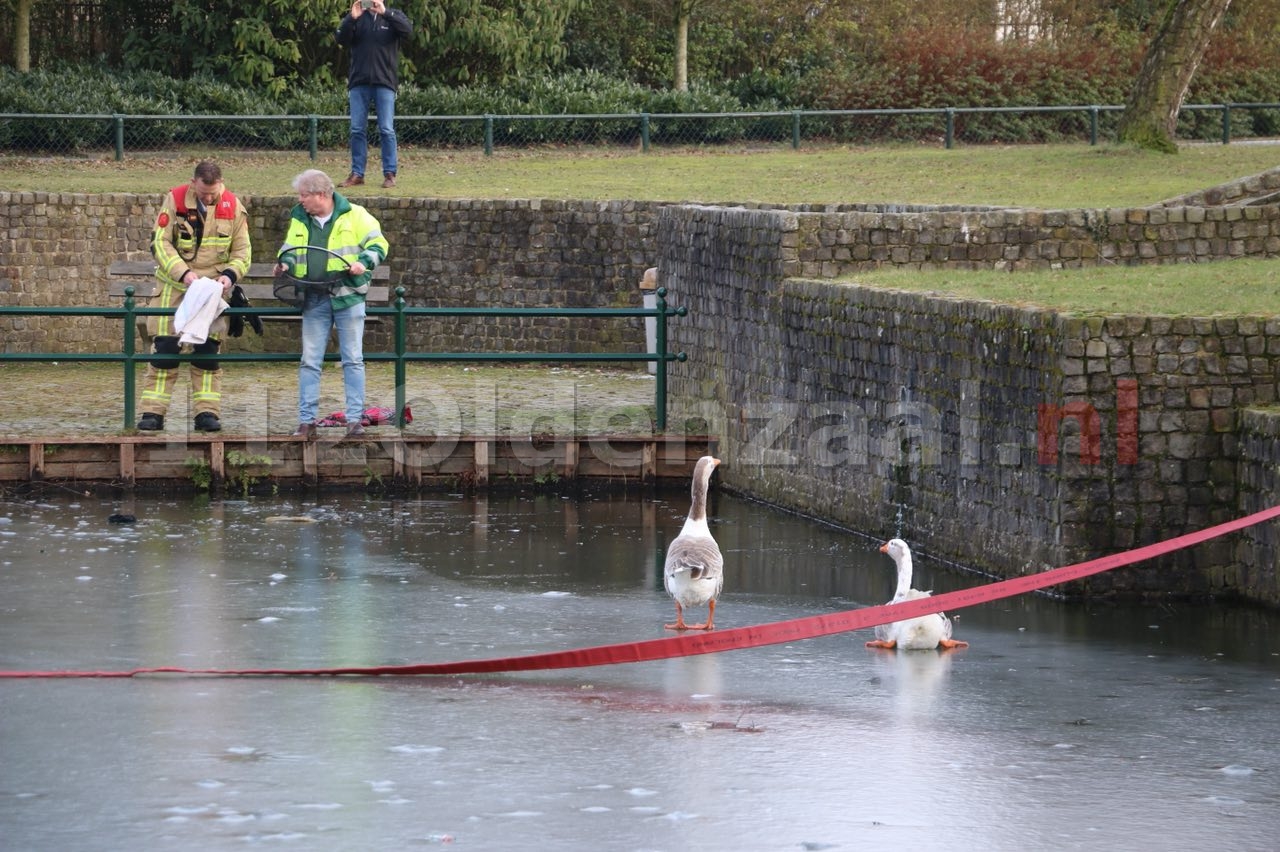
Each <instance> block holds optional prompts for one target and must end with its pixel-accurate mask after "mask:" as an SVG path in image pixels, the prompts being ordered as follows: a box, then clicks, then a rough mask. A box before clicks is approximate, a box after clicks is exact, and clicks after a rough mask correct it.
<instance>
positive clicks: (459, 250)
mask: <svg viewBox="0 0 1280 852" xmlns="http://www.w3.org/2000/svg"><path fill="white" fill-rule="evenodd" d="M244 200H245V202H246V204H247V205H248V207H249V211H250V227H251V235H252V239H253V245H254V260H255V261H263V262H266V261H270V260H271V259H272V258H273V256H274V252H275V250H276V249H277V248H278V247H279V244H280V239H281V237H282V236H283V233H284V227H285V223H286V219H287V216H288V211H289V209H290V208H291V206H292V204H293V202H294V200H295V199H294V198H292V197H255V196H244ZM356 200H357V201H359V202H360V203H363V204H365V206H367V207H368V208H369V210H370V211H371V212H372V213H373V214H374V215H375V216H377V217H378V219H379V221H380V222H381V224H382V226H383V229H384V230H385V232H386V234H387V239H388V240H389V241H390V243H391V255H390V263H391V270H392V281H391V283H392V285H393V287H394V286H402V287H404V288H405V290H406V291H407V294H406V301H407V303H408V304H409V305H410V306H412V307H428V308H430V307H462V308H473V307H496V308H502V307H530V306H556V307H573V308H581V307H605V308H612V307H640V306H641V297H640V292H639V290H638V285H639V282H640V279H641V277H642V276H643V274H644V271H645V269H646V268H648V267H650V266H652V265H653V254H652V252H653V243H652V228H653V222H654V220H655V210H656V208H657V205H655V204H644V203H636V202H626V201H621V202H587V201H583V202H574V201H537V200H534V201H467V200H462V201H457V200H447V199H408V198H381V197H379V198H360V199H356ZM159 203H160V198H159V197H158V196H156V197H153V196H139V195H126V194H105V195H79V194H71V193H38V192H22V193H7V192H0V304H4V305H31V306H35V305H47V306H59V307H81V306H101V307H109V306H117V307H118V305H113V304H112V301H113V300H111V299H110V298H108V296H107V292H106V281H107V280H106V268H107V265H108V264H109V263H110V262H111V261H113V260H126V259H127V260H140V259H146V258H147V257H148V256H149V255H148V250H147V246H148V244H149V241H150V232H151V226H152V223H153V221H154V218H155V215H156V213H157V211H158V209H159ZM268 327H269V328H271V329H272V333H273V339H272V340H269V341H268V345H269V346H270V347H272V348H275V349H277V350H283V349H293V350H295V351H296V349H297V346H298V343H297V330H296V328H294V327H290V326H286V325H284V324H280V323H276V324H272V325H269V326H268ZM0 332H3V334H2V335H0V337H2V342H0V347H3V348H4V351H8V352H25V351H49V352H118V351H120V323H119V321H107V320H105V319H97V318H90V317H57V318H52V319H51V318H36V317H4V318H0ZM408 333H409V348H410V349H411V350H419V351H435V352H479V351H509V350H519V351H528V352H565V351H568V352H602V351H632V352H634V351H641V350H643V348H644V325H643V323H642V321H641V320H640V319H638V318H637V319H625V318H623V319H580V318H574V319H565V318H542V319H538V320H529V319H527V318H516V317H507V318H503V317H484V318H467V317H460V318H459V317H440V318H431V319H429V320H412V321H411V322H410V323H409V332H408ZM257 343H258V341H256V340H254V338H253V336H252V334H249V335H246V336H245V337H244V338H242V339H241V340H240V341H238V342H237V343H235V344H234V347H235V348H239V349H245V348H254V347H255V344H257ZM367 348H368V349H369V350H370V351H374V350H386V349H389V348H390V341H389V333H388V331H387V330H386V324H384V325H383V327H382V329H381V330H379V329H376V328H372V327H371V329H370V335H369V338H368V340H367Z"/></svg>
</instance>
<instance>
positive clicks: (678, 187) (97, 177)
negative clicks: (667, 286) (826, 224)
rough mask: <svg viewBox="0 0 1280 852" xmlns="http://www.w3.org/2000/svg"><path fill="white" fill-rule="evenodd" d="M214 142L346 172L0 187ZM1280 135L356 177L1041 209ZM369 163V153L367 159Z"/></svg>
mask: <svg viewBox="0 0 1280 852" xmlns="http://www.w3.org/2000/svg"><path fill="white" fill-rule="evenodd" d="M207 156H212V157H214V158H216V159H217V160H218V161H219V162H221V163H222V165H223V171H224V173H225V175H226V178H227V184H228V186H229V187H230V188H231V189H232V190H233V191H236V192H240V193H242V194H250V195H273V194H281V195H289V194H292V190H291V189H290V181H291V180H292V178H293V176H294V175H296V174H297V173H298V172H300V171H302V170H303V169H307V168H312V167H316V168H322V169H324V170H325V171H327V172H328V173H329V174H330V175H331V176H332V177H333V178H334V179H335V181H337V180H341V179H342V178H343V177H345V176H346V172H347V170H348V159H347V155H346V152H345V151H326V152H322V153H321V154H320V155H319V158H318V159H317V161H316V162H314V163H313V162H311V160H310V159H308V157H307V155H306V153H305V152H296V153H280V154H272V153H261V152H258V153H241V152H235V151H217V150H211V151H184V152H175V153H171V154H165V155H153V156H148V157H139V158H137V159H133V158H130V159H126V160H125V161H123V162H120V163H117V162H115V161H114V160H111V159H73V158H52V159H30V158H18V157H0V187H2V188H4V189H7V190H34V191H47V192H154V193H157V194H158V193H161V192H164V191H165V190H166V189H168V188H169V187H171V186H173V185H174V184H175V183H179V182H183V181H186V180H188V179H190V177H191V169H192V167H193V165H194V164H195V162H196V161H198V160H199V159H201V158H203V157H207ZM1277 159H1280V146H1273V145H1262V144H1244V143H1238V144H1234V145H1200V144H1197V145H1188V146H1185V147H1184V148H1183V150H1182V151H1181V152H1180V153H1178V154H1176V155H1167V154H1154V153H1151V152H1149V151H1140V150H1137V149H1134V148H1128V147H1116V146H1106V145H1100V146H1097V147H1092V146H1089V145H1081V144H1075V145H1023V146H984V147H960V148H955V149H952V150H950V151H948V150H946V149H944V148H941V147H924V146H917V145H901V146H890V147H877V148H854V147H823V148H805V149H802V150H799V151H792V150H791V149H790V148H786V147H777V148H768V149H753V150H745V149H733V148H726V149H707V148H698V149H675V150H670V149H651V150H650V152H649V153H647V154H644V153H640V152H639V151H635V150H625V149H621V150H620V149H581V150H580V149H574V150H564V149H556V150H554V151H539V150H534V151H524V150H521V151H507V150H502V149H498V150H497V151H496V152H495V154H494V156H492V157H486V156H484V155H483V154H482V153H480V152H438V151H421V150H413V149H403V150H402V152H401V166H400V175H399V185H398V186H397V187H396V188H395V189H393V190H383V189H382V188H381V187H380V186H378V183H380V182H375V183H372V184H368V185H365V186H363V187H359V188H356V189H353V190H352V191H351V195H352V197H354V198H359V197H361V196H372V195H394V196H399V197H415V196H425V197H432V198H562V199H584V200H624V199H625V200H647V201H695V202H704V203H724V202H769V203H779V204H796V203H815V204H817V203H822V204H830V203H859V202H862V203H887V204H895V203H897V204H975V205H996V206H1015V207H1035V208H1041V209H1060V208H1080V207H1092V208H1103V207H1128V206H1146V205H1148V204H1154V203H1156V202H1159V201H1163V200H1164V199H1167V198H1173V197H1175V196H1178V195H1183V194H1185V193H1188V192H1194V191H1196V190H1200V189H1204V188H1206V187H1209V186H1215V185H1217V184H1220V183H1226V182H1228V181H1231V180H1234V179H1236V178H1240V177H1245V176H1247V175H1253V174H1257V173H1258V172H1262V171H1265V170H1267V169H1269V168H1272V167H1274V166H1276V165H1277ZM375 166H376V164H375Z"/></svg>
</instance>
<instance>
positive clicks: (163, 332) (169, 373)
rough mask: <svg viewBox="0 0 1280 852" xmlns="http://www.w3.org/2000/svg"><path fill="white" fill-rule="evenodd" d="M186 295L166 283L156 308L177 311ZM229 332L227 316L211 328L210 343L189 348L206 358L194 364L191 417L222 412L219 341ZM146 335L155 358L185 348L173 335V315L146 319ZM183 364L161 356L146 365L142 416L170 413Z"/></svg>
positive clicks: (194, 361)
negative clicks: (179, 367) (179, 371)
mask: <svg viewBox="0 0 1280 852" xmlns="http://www.w3.org/2000/svg"><path fill="white" fill-rule="evenodd" d="M185 295H186V291H185V290H180V289H178V288H177V287H176V286H174V285H173V284H172V283H171V282H165V283H164V285H163V286H162V287H161V289H160V297H159V303H158V304H157V305H156V307H160V308H175V309H176V308H177V307H178V306H179V305H181V304H182V298H183V296H185ZM226 330H227V319H226V317H218V318H217V319H216V320H214V321H213V323H212V324H210V326H209V338H208V340H206V341H205V342H204V343H199V344H196V345H195V346H192V347H190V348H191V351H192V352H193V353H195V354H196V355H200V356H203V357H200V358H196V359H194V360H192V361H191V406H192V407H191V414H192V416H195V415H197V414H203V413H205V412H208V413H210V414H213V415H215V416H217V415H219V414H220V413H221V409H222V368H221V366H220V365H219V364H218V361H217V356H218V348H219V347H220V346H221V342H222V341H221V340H220V339H219V338H220V337H221V335H222V334H223V332H225V331H226ZM147 334H148V335H150V337H151V352H152V354H154V355H159V356H164V355H177V354H178V353H179V352H180V351H181V349H182V347H181V346H179V344H178V337H177V335H176V334H175V333H174V330H173V317H172V316H170V315H165V316H158V317H147ZM181 363H182V362H180V361H178V360H177V359H174V358H165V357H158V358H153V359H152V360H151V362H150V363H149V364H148V365H147V372H146V375H144V376H143V378H142V401H141V405H140V406H139V409H140V411H141V413H142V414H159V415H161V416H163V415H164V414H165V413H166V412H167V411H168V410H169V402H170V400H172V399H173V386H174V384H175V383H176V382H177V380H178V366H179V365H180V364H181Z"/></svg>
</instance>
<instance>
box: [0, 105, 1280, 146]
mask: <svg viewBox="0 0 1280 852" xmlns="http://www.w3.org/2000/svg"><path fill="white" fill-rule="evenodd" d="M1122 111H1123V107H1120V106H1025V107H964V108H954V109H951V108H937V109H879V110H795V111H778V112H730V113H623V114H595V115H453V116H449V115H399V116H396V134H397V137H398V139H399V141H400V143H401V144H404V145H408V146H414V147H419V148H428V149H482V150H483V151H484V152H485V153H486V154H491V153H493V151H494V150H495V149H498V148H523V147H532V146H540V145H567V146H619V147H628V148H637V147H638V148H640V149H641V150H645V151H647V150H649V149H650V147H651V146H714V145H730V144H738V145H742V144H748V145H764V146H767V145H780V146H787V145H789V146H791V147H793V148H800V147H803V146H804V145H806V144H809V145H820V144H867V145H869V144H885V143H891V142H930V143H935V144H941V145H944V146H945V147H947V148H951V147H952V146H954V145H956V144H986V143H1019V142H1023V143H1027V142H1069V141H1081V142H1088V143H1090V144H1094V145H1096V144H1098V142H1099V141H1100V140H1106V139H1109V138H1113V136H1114V131H1115V126H1116V122H1117V121H1118V120H1119V117H1120V114H1121V112H1122ZM371 133H373V135H374V136H375V137H376V131H373V129H372V127H371ZM1275 135H1280V104H1276V103H1256V104H1190V105H1186V106H1184V107H1183V108H1182V111H1181V114H1180V117H1179V121H1178V137H1179V138H1181V139H1188V140H1201V141H1221V142H1222V143H1223V144H1227V143H1229V142H1231V141H1233V140H1240V139H1249V138H1258V137H1270V136H1275ZM373 141H374V142H375V144H376V139H375V140H373ZM347 144H348V118H347V116H345V115H343V116H333V115H118V114H99V115H85V114H79V115H58V114H27V113H17V114H15V113H6V114H0V152H4V153H7V154H11V155H44V156H50V155H52V156H66V155H76V156H107V155H110V154H114V156H115V158H116V159H118V160H122V159H124V158H125V157H126V156H142V155H145V154H147V153H149V152H156V151H164V150H168V149H174V148H180V147H184V146H191V145H204V146H216V147H220V148H235V149H248V150H267V151H302V150H306V151H309V152H310V154H311V156H312V157H313V158H314V157H315V156H316V153H317V152H318V151H320V150H337V149H342V148H345V147H346V146H347Z"/></svg>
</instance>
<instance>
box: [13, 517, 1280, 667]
mask: <svg viewBox="0 0 1280 852" xmlns="http://www.w3.org/2000/svg"><path fill="white" fill-rule="evenodd" d="M1276 517H1280V506H1273V507H1272V508H1270V509H1266V510H1264V511H1261V512H1256V513H1254V514H1252V515H1248V516H1246V517H1244V518H1239V519H1237V520H1234V521H1228V522H1227V523H1225V524H1219V525H1217V526H1214V527H1209V528H1208V529H1204V530H1200V531H1199V532H1194V533H1187V534H1186V535H1180V536H1178V537H1177V538H1171V539H1169V540H1167V541H1162V542H1158V543H1156V544H1149V545H1147V546H1146V547H1140V548H1138V549H1136V550H1128V551H1125V552H1124V553H1115V554H1112V555H1110V556H1103V557H1100V558H1098V559H1091V560H1089V561H1088V562H1078V563H1076V564H1075V565H1068V566H1066V567H1064V568H1055V569H1053V570H1050V571H1043V572H1041V573H1038V574H1028V575H1026V576H1024V577H1015V578H1013V579H1011V580H1001V581H999V582H996V583H990V584H988V585H985V586H975V587H973V588H970V589H960V590H958V591H954V592H946V593H945V594H941V595H934V596H932V597H928V598H920V599H917V600H911V601H904V602H903V603H898V604H892V605H891V604H882V605H880V606H871V607H866V608H863V609H854V610H847V611H845V612H837V613H832V614H830V615H813V616H808V617H806V618H796V619H792V620H790V621H775V622H771V623H769V624H759V625H755V626H752V627H735V628H730V629H729V630H714V631H711V632H709V633H697V634H684V635H681V636H671V637H668V638H666V639H648V640H645V641H641V642H623V643H620V644H617V645H597V646H595V647H591V648H578V649H575V650H571V651H551V652H548V653H541V654H527V655H525V656H521V657H496V658H493V659H488V660H463V661H460V662H454V663H423V664H420V665H411V666H364V667H355V666H353V667H348V668H328V669H184V668H173V667H166V668H149V669H133V670H131V671H119V672H76V671H52V672H39V671H27V672H23V671H8V672H6V671H0V678H94V677H102V678H107V677H134V676H136V675H149V674H181V675H212V676H223V677H247V676H308V675H312V676H337V675H358V676H373V675H401V676H404V675H453V674H491V673H495V672H520V671H534V670H541V669H572V668H582V667H585V666H608V665H616V664H618V663H641V662H648V661H651V660H665V659H668V658H671V657H690V656H694V655H697V654H715V653H719V652H721V651H736V650H741V649H743V648H756V647H760V646H762V645H776V644H779V643H782V642H797V641H800V640H802V639H813V638H816V637H818V636H829V635H831V634H833V633H844V632H846V631H849V630H860V629H862V628H866V627H874V626H875V625H877V624H887V623H889V622H891V621H902V620H904V619H907V618H916V617H918V616H921V615H927V614H929V613H931V612H942V611H943V610H957V609H964V608H966V607H971V606H976V605H978V604H981V603H988V602H990V601H996V600H1000V599H1001V598H1009V597H1013V596H1014V595H1021V594H1025V593H1027V592H1033V591H1036V590H1038V589H1044V588H1047V587H1049V586H1056V585H1058V584H1059V583H1067V582H1070V581H1072V580H1081V579H1083V578H1085V577H1089V576H1092V575H1094V574H1101V573H1102V572H1104V571H1110V570H1112V569H1113V568H1120V567H1123V566H1125V565H1132V564H1133V563H1135V562H1141V561H1143V560H1144V559H1154V558H1155V557H1157V556H1163V555H1164V554H1166V553H1171V552H1173V551H1175V550H1180V549H1182V548H1184V547H1191V546H1193V545H1196V544H1200V543H1201V542H1204V541H1208V540H1209V539H1211V538H1217V537H1218V536H1222V535H1226V534H1227V533H1232V532H1236V531H1237V530H1241V529H1244V528H1245V527H1249V526H1253V525H1254V524H1259V523H1262V522H1263V521H1269V520H1271V519H1273V518H1276Z"/></svg>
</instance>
